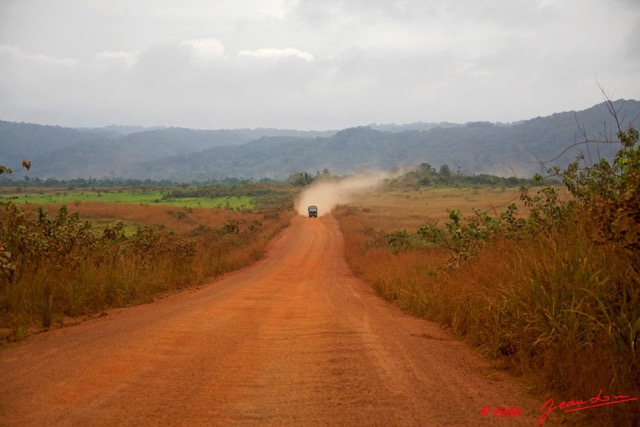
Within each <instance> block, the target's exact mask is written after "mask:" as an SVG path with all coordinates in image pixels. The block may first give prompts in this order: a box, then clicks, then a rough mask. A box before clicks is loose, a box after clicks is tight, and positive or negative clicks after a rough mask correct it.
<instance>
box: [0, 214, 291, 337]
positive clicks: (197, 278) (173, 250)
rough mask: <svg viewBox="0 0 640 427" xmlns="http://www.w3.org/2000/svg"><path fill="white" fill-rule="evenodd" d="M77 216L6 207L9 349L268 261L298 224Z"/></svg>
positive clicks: (1, 254) (271, 217) (220, 217)
mask: <svg viewBox="0 0 640 427" xmlns="http://www.w3.org/2000/svg"><path fill="white" fill-rule="evenodd" d="M77 207H78V208H80V210H84V214H83V216H82V217H81V216H80V214H79V213H78V212H74V213H70V212H69V210H68V209H67V207H66V206H65V205H62V206H59V205H50V206H47V207H46V208H45V207H40V208H36V207H34V206H33V205H27V206H26V207H25V208H24V209H23V207H20V206H18V205H15V204H12V203H10V204H5V205H0V331H1V332H2V335H3V337H2V338H4V339H5V340H6V339H9V340H13V339H20V338H22V337H24V336H26V335H27V334H28V332H29V330H30V329H31V328H33V327H38V326H39V327H45V328H48V327H51V326H55V325H58V324H63V323H64V322H65V319H66V318H68V317H78V316H83V315H88V314H92V313H99V312H100V311H102V310H104V309H106V308H109V307H123V306H130V305H135V304H139V303H144V302H148V301H151V300H153V298H155V297H156V296H157V295H159V294H162V293H167V292H172V291H175V290H179V289H182V288H185V287H188V286H193V285H197V284H201V283H203V282H205V281H206V280H208V279H210V278H212V277H215V276H217V275H220V274H223V273H225V272H228V271H232V270H235V269H238V268H241V267H243V266H246V265H248V264H250V263H252V262H254V261H256V260H257V259H259V258H260V257H262V255H263V253H264V250H265V247H266V245H267V243H268V242H269V241H270V240H271V239H272V238H273V237H274V236H275V235H276V234H277V233H278V232H279V231H280V230H282V228H284V227H286V226H287V225H288V224H289V221H290V219H291V217H292V216H293V215H294V212H293V211H290V210H288V209H284V210H270V211H262V212H258V211H248V210H234V209H230V208H227V209H201V208H181V209H175V208H173V207H171V206H141V205H131V204H124V203H114V204H108V203H94V202H87V203H82V204H80V205H78V206H77ZM85 215H86V216H85ZM85 218H92V219H93V222H91V221H88V220H87V219H85Z"/></svg>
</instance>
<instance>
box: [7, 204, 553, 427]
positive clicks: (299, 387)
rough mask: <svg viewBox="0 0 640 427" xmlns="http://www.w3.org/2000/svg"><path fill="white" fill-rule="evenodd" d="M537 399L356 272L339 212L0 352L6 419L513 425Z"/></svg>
mask: <svg viewBox="0 0 640 427" xmlns="http://www.w3.org/2000/svg"><path fill="white" fill-rule="evenodd" d="M485 406H489V407H490V408H491V413H490V414H489V415H482V414H481V410H482V408H483V407H485ZM540 406H541V403H540V402H539V401H536V400H532V399H531V398H529V397H527V395H526V393H525V392H524V391H523V388H522V386H521V385H519V384H517V383H516V382H515V381H514V380H513V379H512V378H510V377H508V376H507V375H505V374H504V373H502V372H500V371H499V370H496V369H493V368H491V367H490V366H489V365H488V364H487V363H485V362H483V361H482V360H481V359H480V358H479V357H478V356H476V355H475V354H474V353H473V351H471V350H470V349H468V348H467V347H466V346H465V345H464V344H463V343H461V342H459V341H456V340H454V339H452V338H451V337H450V336H448V335H447V334H446V333H444V332H443V331H442V330H441V329H440V328H439V327H438V326H437V325H434V324H432V323H429V322H426V321H424V320H420V319H416V318H413V317H410V316H407V315H404V314H402V313H401V312H400V311H399V310H398V309H396V308H395V307H393V306H392V305H390V304H388V303H386V302H385V301H383V300H381V299H380V298H379V297H377V296H376V295H375V294H374V292H373V291H372V290H371V288H370V287H369V286H368V285H367V284H365V283H363V282H361V281H360V280H358V279H356V278H355V277H354V276H353V275H352V274H351V273H350V271H349V268H348V266H347V265H346V263H345V261H344V258H343V241H342V235H341V234H340V231H339V228H338V225H337V223H336V221H335V220H334V219H333V218H332V217H330V216H329V217H323V218H319V219H308V218H303V217H298V218H296V219H295V220H294V221H293V224H292V226H291V227H289V228H288V229H287V230H285V231H284V232H283V233H282V234H281V236H280V237H279V238H277V239H276V240H275V241H274V242H273V244H272V245H271V247H270V249H269V252H268V255H267V257H266V258H265V259H263V260H262V261H260V262H259V263H257V264H256V265H254V266H252V267H250V268H247V269H244V270H242V271H239V272H236V273H233V274H230V275H227V276H225V277H224V278H222V279H220V280H217V281H215V282H213V283H211V284H209V285H206V286H203V287H201V288H200V289H197V290H194V291H188V292H184V293H182V294H179V295H173V296H170V297H167V298H164V299H160V300H158V301H156V302H154V303H152V304H147V305H144V306H140V307H134V308H128V309H120V310H113V311H110V312H109V315H108V316H104V317H101V318H98V319H94V320H91V321H87V322H84V323H82V324H80V325H76V326H72V327H67V328H61V329H56V330H52V331H50V332H47V333H42V334H38V335H35V336H33V337H31V338H29V339H28V340H26V341H25V342H22V343H19V344H17V345H15V346H11V347H9V348H6V349H4V350H1V351H0V425H21V426H22V425H43V426H44V425H47V426H50V425H74V426H85V425H167V426H168V425H172V426H173V425H235V424H261V425H264V424H267V425H269V424H277V425H421V426H429V425H461V426H476V425H491V426H494V425H500V426H511V425H535V422H536V419H537V417H538V416H539V408H540ZM494 407H508V408H520V409H521V415H520V416H518V417H495V418H494V417H492V415H493V411H494V410H493V408H494ZM549 424H550V423H549Z"/></svg>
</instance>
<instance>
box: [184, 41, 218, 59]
mask: <svg viewBox="0 0 640 427" xmlns="http://www.w3.org/2000/svg"><path fill="white" fill-rule="evenodd" d="M181 45H182V46H188V47H189V48H190V49H191V54H192V56H193V58H194V59H195V60H196V61H203V62H206V61H211V60H215V59H220V58H222V57H224V55H225V47H224V45H223V44H222V42H220V41H219V40H217V39H214V38H207V39H197V40H189V41H186V42H182V43H181Z"/></svg>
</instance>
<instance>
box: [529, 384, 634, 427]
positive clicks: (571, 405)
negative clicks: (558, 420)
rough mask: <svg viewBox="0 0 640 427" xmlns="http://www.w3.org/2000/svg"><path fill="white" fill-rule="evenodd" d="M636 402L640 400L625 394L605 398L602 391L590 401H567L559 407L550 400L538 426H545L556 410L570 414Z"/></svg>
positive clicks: (559, 404) (543, 407) (544, 407)
mask: <svg viewBox="0 0 640 427" xmlns="http://www.w3.org/2000/svg"><path fill="white" fill-rule="evenodd" d="M634 400H638V398H637V397H629V396H625V395H623V394H620V395H614V396H608V395H605V396H603V395H602V390H600V392H598V395H597V396H594V397H591V398H589V399H586V400H582V399H581V400H566V401H564V402H560V403H558V404H557V405H555V401H554V400H553V399H549V400H547V401H546V402H545V403H544V405H542V407H541V408H540V410H541V411H543V413H542V415H541V416H540V418H538V422H537V424H538V425H542V424H544V422H545V421H547V418H548V417H549V414H551V412H553V411H555V410H556V409H559V410H561V411H563V412H565V413H569V412H576V411H583V410H585V409H592V408H597V407H600V406H606V405H615V404H618V403H625V402H631V401H634Z"/></svg>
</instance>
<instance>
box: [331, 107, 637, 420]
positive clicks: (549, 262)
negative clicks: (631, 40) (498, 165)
mask: <svg viewBox="0 0 640 427" xmlns="http://www.w3.org/2000/svg"><path fill="white" fill-rule="evenodd" d="M614 117H615V116H614ZM618 129H620V126H618ZM618 138H619V139H618V141H617V142H616V143H617V144H619V151H618V154H617V155H616V157H615V159H614V160H613V161H611V162H609V161H607V160H604V159H602V160H598V161H597V162H595V163H593V162H590V161H589V159H588V158H587V159H585V158H584V157H582V156H581V157H579V158H577V159H576V161H575V162H573V163H572V164H570V165H569V167H568V168H567V169H566V170H562V171H561V170H559V169H557V168H556V169H553V170H551V171H550V172H551V174H550V175H551V176H550V177H549V178H551V180H548V179H543V178H542V177H541V176H536V177H535V178H536V182H537V184H536V185H532V186H524V187H522V189H521V190H520V194H519V195H518V196H517V197H516V198H515V200H513V202H509V203H504V202H502V201H501V202H499V203H496V204H494V205H492V206H490V207H489V208H488V209H486V208H481V209H473V210H471V212H464V213H463V211H462V209H460V207H459V206H460V205H456V204H455V203H456V200H455V199H453V198H452V199H451V204H450V205H449V209H442V210H438V211H436V210H434V207H437V208H442V206H443V205H442V200H441V201H440V203H439V204H434V203H432V202H431V201H432V200H434V198H435V197H436V195H437V191H438V190H433V189H431V190H428V189H427V188H422V187H420V186H417V187H415V188H413V189H411V190H408V189H406V188H405V190H401V187H398V186H397V185H396V186H395V187H394V188H393V189H391V188H390V187H389V186H388V187H387V188H386V189H385V190H383V191H382V192H381V193H380V194H378V195H376V198H375V200H377V201H376V202H374V204H373V207H372V205H370V204H367V201H369V202H371V201H372V200H374V198H373V197H371V198H369V199H368V200H363V201H360V202H358V203H352V204H351V205H349V206H342V207H341V208H340V209H339V210H338V212H337V215H336V216H337V217H338V219H339V221H340V224H341V227H342V230H343V233H344V235H345V245H346V246H345V252H346V258H347V261H348V262H349V264H350V265H351V267H352V269H353V271H354V273H355V274H356V275H358V276H360V277H362V278H363V279H365V280H366V281H368V282H369V283H371V284H372V285H373V286H374V288H375V289H376V290H377V292H378V293H380V295H382V296H383V297H385V298H387V299H388V300H390V301H393V302H394V303H395V304H397V305H398V306H400V307H401V308H403V309H404V310H406V311H407V312H410V313H412V314H415V315H417V316H420V317H424V318H427V319H430V320H434V321H436V322H439V323H441V324H442V325H444V326H445V327H446V328H448V329H450V330H451V331H452V332H453V333H455V334H457V335H459V336H462V337H464V338H465V339H466V340H467V341H468V342H470V343H472V344H473V345H475V346H478V347H480V348H481V350H482V351H483V352H484V353H485V354H487V355H488V356H489V357H491V358H493V359H497V360H499V361H501V362H503V363H504V364H505V365H507V366H509V367H510V369H511V370H512V372H514V373H517V374H523V375H525V376H526V377H527V378H528V379H529V380H531V381H532V383H533V384H535V385H536V390H537V391H538V392H539V393H541V395H542V396H543V397H545V398H546V399H548V398H551V397H553V398H554V399H555V401H556V403H559V402H561V401H563V400H565V401H568V400H579V399H589V398H591V397H594V396H597V395H598V392H599V390H602V391H603V393H604V394H611V395H614V394H621V395H628V396H632V397H640V354H639V351H640V350H639V345H640V258H639V257H638V254H639V253H640V194H639V192H640V144H639V143H638V131H637V130H636V129H634V128H628V129H625V130H622V129H620V131H619V133H618ZM414 183H415V182H414ZM392 184H393V183H392ZM416 188H417V190H416ZM457 191H461V190H457ZM464 191H465V194H466V196H465V197H466V198H468V197H474V196H473V190H464ZM477 191H478V192H477V194H476V196H475V197H476V198H478V199H479V201H480V202H482V200H483V199H482V196H483V195H484V196H485V197H486V198H487V199H486V200H490V199H491V198H492V197H496V196H497V195H499V194H500V193H499V191H500V190H498V192H496V190H495V189H493V190H488V189H487V190H477ZM505 192H508V190H505ZM403 194H404V197H405V199H406V200H405V203H414V206H415V201H414V200H413V199H419V200H422V201H423V202H422V206H423V207H422V208H415V207H414V208H413V209H412V210H411V212H412V213H411V216H410V217H408V216H406V215H405V216H401V215H398V211H397V210H398V209H399V208H398V207H397V206H398V205H402V204H403V201H402V195H403ZM451 194H452V195H455V194H456V192H455V191H452V192H451ZM385 200H386V201H387V202H386V203H388V204H387V205H386V208H385V206H384V204H385ZM458 202H459V200H458ZM467 202H469V201H468V200H467ZM476 202H477V203H476V204H475V206H478V205H479V204H481V203H479V202H478V201H476ZM375 203H377V205H375ZM484 204H485V206H486V205H487V204H488V203H486V202H484ZM465 206H474V204H473V203H467V204H466V205H465ZM498 207H499V208H498ZM387 208H388V210H387ZM434 213H435V216H433V215H434ZM420 217H421V218H420ZM403 221H405V222H403ZM419 221H420V222H419ZM382 224H384V225H385V226H384V227H382V226H381V225H382ZM412 226H413V228H411V227H412ZM585 412H586V411H585ZM597 414H598V415H596V414H595V413H594V412H590V413H589V414H588V416H602V417H603V418H598V420H599V422H600V421H602V422H606V423H610V424H611V425H631V424H632V423H633V422H634V420H635V421H637V420H638V419H640V413H639V412H638V406H637V405H635V404H633V403H631V404H627V405H626V406H625V405H610V406H609V407H603V408H598V413H597ZM572 415H576V416H575V417H573V419H578V418H579V417H580V414H572ZM583 415H584V414H583ZM585 417H586V415H585ZM607 417H608V418H607Z"/></svg>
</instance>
